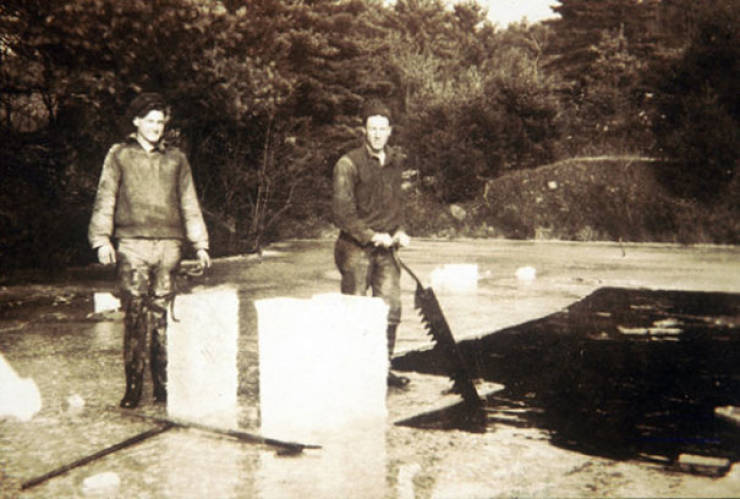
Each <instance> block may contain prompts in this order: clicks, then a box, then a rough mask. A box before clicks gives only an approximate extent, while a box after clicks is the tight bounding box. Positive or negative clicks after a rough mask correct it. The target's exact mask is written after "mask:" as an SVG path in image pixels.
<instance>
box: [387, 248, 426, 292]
mask: <svg viewBox="0 0 740 499" xmlns="http://www.w3.org/2000/svg"><path fill="white" fill-rule="evenodd" d="M391 256H392V257H393V261H394V262H396V266H397V267H398V270H399V272H400V270H401V269H403V270H405V271H406V272H408V274H409V275H410V276H411V277H412V278H413V279H414V280H415V281H416V284H417V285H418V286H419V287H420V288H422V289H423V288H424V285H423V284H422V283H421V280H420V279H419V278H418V277H416V274H414V272H413V271H412V270H411V269H410V268H409V267H408V265H406V264H405V263H403V260H401V257H399V256H398V251H397V249H396V247H392V248H391Z"/></svg>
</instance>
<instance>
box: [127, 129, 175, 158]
mask: <svg viewBox="0 0 740 499" xmlns="http://www.w3.org/2000/svg"><path fill="white" fill-rule="evenodd" d="M126 142H127V143H128V144H136V145H137V146H139V147H141V148H142V149H144V147H143V146H142V145H141V144H140V143H139V141H138V140H136V134H135V133H132V134H131V135H129V136H128V137H126ZM167 145H168V144H167V141H166V140H164V138H162V139H160V141H159V142H157V143H156V144H154V147H153V148H152V152H161V153H163V152H164V151H165V150H166V149H167Z"/></svg>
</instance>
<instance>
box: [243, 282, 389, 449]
mask: <svg viewBox="0 0 740 499" xmlns="http://www.w3.org/2000/svg"><path fill="white" fill-rule="evenodd" d="M255 306H256V309H257V317H258V320H257V323H258V332H259V367H260V417H261V426H262V432H263V433H264V434H265V435H267V436H272V437H274V438H280V439H287V440H297V441H317V440H321V439H322V438H325V437H326V436H327V435H332V434H335V433H336V432H337V431H341V430H342V428H346V427H349V426H351V427H353V428H357V427H361V426H367V427H375V426H377V425H383V424H385V419H386V416H387V411H386V405H385V398H386V390H387V386H386V384H387V381H386V378H387V373H388V349H387V348H388V347H387V340H386V324H387V315H388V307H387V305H386V304H385V303H384V302H383V301H382V300H381V299H380V298H369V297H360V296H348V295H341V294H338V293H330V294H323V295H316V296H314V297H313V298H311V299H296V298H271V299H264V300H259V301H257V302H255Z"/></svg>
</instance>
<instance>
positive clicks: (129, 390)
mask: <svg viewBox="0 0 740 499" xmlns="http://www.w3.org/2000/svg"><path fill="white" fill-rule="evenodd" d="M143 381H144V373H143V372H136V369H134V367H133V366H131V365H128V364H127V365H126V394H125V395H124V396H123V398H122V399H121V407H123V408H124V409H133V408H135V407H137V406H138V405H139V401H140V400H141V388H142V385H143Z"/></svg>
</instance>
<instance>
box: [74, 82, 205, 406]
mask: <svg viewBox="0 0 740 499" xmlns="http://www.w3.org/2000/svg"><path fill="white" fill-rule="evenodd" d="M128 116H129V117H131V118H132V121H133V125H134V128H135V132H134V133H133V134H131V135H130V136H129V137H128V138H127V140H126V141H124V142H122V143H119V144H115V145H114V146H113V147H111V148H110V150H109V151H108V154H107V156H106V158H105V162H104V163H103V170H102V173H101V175H100V182H99V184H98V191H97V196H96V198H95V205H94V207H93V214H92V218H91V220H90V226H89V229H88V239H89V241H90V245H91V246H92V248H93V249H95V250H96V251H97V256H98V260H99V261H100V263H102V264H113V263H117V265H118V268H117V273H118V281H119V286H120V292H121V304H122V306H123V309H124V311H125V319H124V324H125V333H124V346H123V351H124V364H125V372H126V393H125V395H124V397H123V399H122V400H121V407H125V408H133V407H136V406H137V405H138V404H139V401H140V399H141V390H142V381H143V375H144V367H145V364H146V349H147V336H148V331H151V345H150V368H151V372H152V384H153V388H154V397H155V400H156V401H158V402H165V401H166V400H167V350H166V348H167V337H166V326H167V314H166V310H167V305H168V303H169V300H171V298H172V293H173V291H174V289H173V275H172V274H173V272H174V270H175V269H176V268H177V266H178V265H179V263H180V260H181V253H182V244H183V241H185V240H187V241H189V242H190V243H191V244H192V245H193V247H194V249H195V250H196V252H197V256H198V260H199V261H200V264H201V266H202V267H203V268H207V267H209V266H210V264H211V261H210V257H209V255H208V233H207V231H206V226H205V223H204V222H203V215H202V213H201V209H200V204H199V203H198V198H197V195H196V192H195V186H194V184H193V178H192V174H191V171H190V164H189V163H188V160H187V158H186V157H185V155H184V154H183V153H182V152H181V151H180V150H179V149H178V148H176V147H172V146H168V145H167V144H166V143H165V142H164V140H163V139H162V137H163V134H164V128H165V125H166V123H167V119H168V107H167V105H166V104H165V102H164V100H163V99H162V97H161V96H160V95H159V94H156V93H143V94H141V95H139V96H138V97H136V98H135V99H134V100H133V101H132V102H131V105H130V106H129V114H128ZM114 241H116V242H117V250H116V249H114V246H113V242H114Z"/></svg>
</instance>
